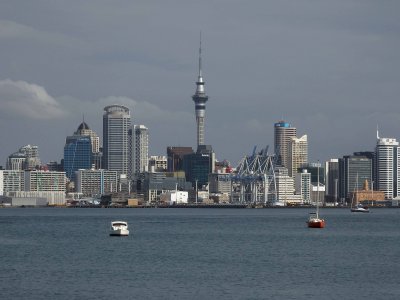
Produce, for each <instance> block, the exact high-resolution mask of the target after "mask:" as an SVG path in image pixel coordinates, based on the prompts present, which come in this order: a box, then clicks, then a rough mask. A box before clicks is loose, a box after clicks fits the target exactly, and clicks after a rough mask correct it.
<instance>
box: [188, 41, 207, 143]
mask: <svg viewBox="0 0 400 300" xmlns="http://www.w3.org/2000/svg"><path fill="white" fill-rule="evenodd" d="M192 99H193V101H194V103H195V112H196V123H197V147H199V145H204V119H205V116H206V102H207V100H208V96H207V95H206V93H205V91H204V80H203V76H202V74H201V33H200V47H199V77H198V79H197V82H196V93H195V94H194V95H193V96H192Z"/></svg>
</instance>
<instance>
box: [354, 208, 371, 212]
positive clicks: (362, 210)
mask: <svg viewBox="0 0 400 300" xmlns="http://www.w3.org/2000/svg"><path fill="white" fill-rule="evenodd" d="M351 212H358V213H369V209H365V208H352V209H351Z"/></svg>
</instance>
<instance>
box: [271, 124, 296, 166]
mask: <svg viewBox="0 0 400 300" xmlns="http://www.w3.org/2000/svg"><path fill="white" fill-rule="evenodd" d="M292 137H296V128H295V127H292V125H290V124H289V123H287V122H285V121H279V122H278V123H275V125H274V143H275V148H274V151H275V154H276V155H277V156H278V160H277V164H278V165H281V166H283V167H288V163H287V153H288V144H289V142H290V140H291V138H292Z"/></svg>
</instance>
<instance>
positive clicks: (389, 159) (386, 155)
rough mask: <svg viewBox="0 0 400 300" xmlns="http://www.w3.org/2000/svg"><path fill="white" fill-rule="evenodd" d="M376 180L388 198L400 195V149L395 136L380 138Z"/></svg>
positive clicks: (377, 152) (377, 150) (378, 186)
mask: <svg viewBox="0 0 400 300" xmlns="http://www.w3.org/2000/svg"><path fill="white" fill-rule="evenodd" d="M375 151H376V177H377V178H376V181H377V188H378V190H379V191H383V192H384V193H385V198H386V199H393V198H395V197H397V196H400V164H399V161H400V149H399V142H397V141H396V139H393V138H379V137H378V140H377V144H376V150H375Z"/></svg>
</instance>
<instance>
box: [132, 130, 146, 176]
mask: <svg viewBox="0 0 400 300" xmlns="http://www.w3.org/2000/svg"><path fill="white" fill-rule="evenodd" d="M132 149H133V153H132V155H133V159H132V162H133V166H132V167H133V174H138V173H143V172H147V171H148V170H149V130H148V129H147V127H146V126H144V125H134V126H133V133H132Z"/></svg>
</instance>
